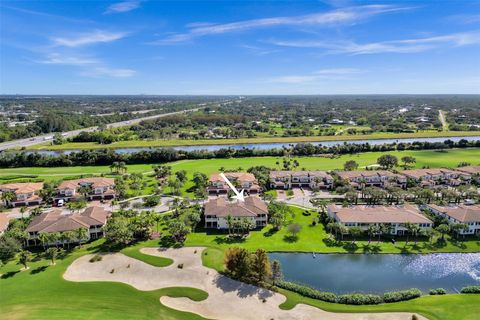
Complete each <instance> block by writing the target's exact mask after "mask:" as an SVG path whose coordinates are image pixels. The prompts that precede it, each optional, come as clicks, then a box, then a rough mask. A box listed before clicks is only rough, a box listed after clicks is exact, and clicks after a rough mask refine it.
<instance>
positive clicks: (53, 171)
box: [0, 148, 480, 190]
mask: <svg viewBox="0 0 480 320" xmlns="http://www.w3.org/2000/svg"><path fill="white" fill-rule="evenodd" d="M386 153H387V154H392V155H395V156H397V157H398V158H401V157H403V156H413V157H415V158H416V160H417V162H416V164H415V168H422V167H424V166H430V167H432V168H435V167H457V165H458V164H459V163H460V162H469V163H472V164H480V148H469V149H450V150H419V151H389V152H365V153H358V154H353V155H342V156H339V157H338V158H324V157H295V158H293V159H296V160H298V162H299V164H300V165H299V169H306V170H335V169H342V168H343V164H344V163H345V162H346V161H348V160H355V161H356V162H357V163H358V164H359V166H360V169H361V168H362V167H365V166H368V165H372V164H375V163H376V161H377V158H378V157H380V156H381V155H383V154H386ZM276 162H279V165H277V164H276ZM168 165H170V166H171V167H172V171H173V172H176V171H179V170H185V171H187V175H188V178H189V179H191V178H192V177H193V173H194V172H203V173H205V174H207V175H210V174H212V173H215V172H218V171H219V170H220V168H221V167H224V168H225V169H227V170H230V169H238V168H241V169H242V170H247V169H248V168H250V167H252V166H261V165H263V166H267V167H270V168H274V169H281V167H280V166H281V165H282V158H281V157H248V158H230V159H202V160H180V161H175V162H170V163H168ZM127 169H128V171H127V172H128V173H133V172H140V173H144V174H146V173H152V172H153V169H152V164H132V165H128V166H127ZM398 169H401V168H398ZM81 174H85V175H105V176H112V177H114V176H115V175H112V174H111V172H110V168H109V167H108V166H72V167H52V168H48V167H47V168H46V167H24V168H3V169H0V177H2V176H12V177H15V179H16V178H18V177H19V176H20V175H35V176H36V178H43V179H45V180H59V179H62V178H64V177H69V176H72V175H81ZM191 186H193V184H192V183H191V182H189V183H187V184H186V185H185V188H184V189H185V190H186V189H188V188H190V187H191Z"/></svg>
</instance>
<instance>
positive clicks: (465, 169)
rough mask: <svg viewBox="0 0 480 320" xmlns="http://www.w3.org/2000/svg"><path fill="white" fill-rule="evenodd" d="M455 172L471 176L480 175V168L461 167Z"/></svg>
mask: <svg viewBox="0 0 480 320" xmlns="http://www.w3.org/2000/svg"><path fill="white" fill-rule="evenodd" d="M455 170H457V171H460V172H464V173H469V174H480V166H466V167H459V168H457V169H455Z"/></svg>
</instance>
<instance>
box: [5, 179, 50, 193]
mask: <svg viewBox="0 0 480 320" xmlns="http://www.w3.org/2000/svg"><path fill="white" fill-rule="evenodd" d="M42 188H43V182H26V183H8V184H2V185H0V190H2V191H13V192H15V193H16V194H25V193H32V192H36V191H38V190H41V189H42Z"/></svg>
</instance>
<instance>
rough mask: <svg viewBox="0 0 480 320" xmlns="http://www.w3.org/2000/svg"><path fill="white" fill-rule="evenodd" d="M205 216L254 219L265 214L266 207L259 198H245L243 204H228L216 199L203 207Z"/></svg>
mask: <svg viewBox="0 0 480 320" xmlns="http://www.w3.org/2000/svg"><path fill="white" fill-rule="evenodd" d="M204 209H205V211H204V212H205V215H209V216H217V217H226V216H228V215H231V216H232V217H256V216H258V215H259V214H267V213H268V209H267V205H266V204H265V202H264V201H263V200H261V199H260V198H259V197H246V198H245V202H228V201H227V200H226V199H225V198H216V199H212V200H210V201H208V202H207V203H205V205H204Z"/></svg>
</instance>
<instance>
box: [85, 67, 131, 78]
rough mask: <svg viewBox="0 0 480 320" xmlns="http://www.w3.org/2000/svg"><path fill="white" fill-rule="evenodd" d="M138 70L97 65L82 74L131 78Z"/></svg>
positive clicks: (95, 76)
mask: <svg viewBox="0 0 480 320" xmlns="http://www.w3.org/2000/svg"><path fill="white" fill-rule="evenodd" d="M135 73H136V71H135V70H132V69H114V68H107V67H95V68H93V69H89V70H85V71H84V72H82V73H81V75H82V76H87V77H94V78H97V77H112V78H129V77H131V76H133V75H135Z"/></svg>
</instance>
